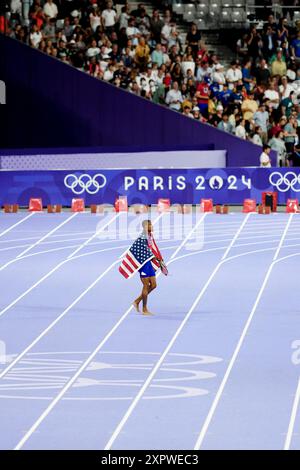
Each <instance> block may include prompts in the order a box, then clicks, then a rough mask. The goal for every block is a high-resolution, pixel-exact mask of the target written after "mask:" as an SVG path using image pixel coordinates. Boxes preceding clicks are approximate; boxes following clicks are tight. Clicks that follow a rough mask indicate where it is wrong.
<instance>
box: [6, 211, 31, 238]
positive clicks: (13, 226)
mask: <svg viewBox="0 0 300 470" xmlns="http://www.w3.org/2000/svg"><path fill="white" fill-rule="evenodd" d="M33 215H34V212H31V213H30V214H28V215H27V216H26V217H24V218H23V219H21V220H19V222H16V223H15V224H13V225H11V226H10V227H8V228H7V229H6V230H4V231H3V232H1V233H0V237H3V236H4V235H5V234H6V233H8V232H10V231H11V230H13V229H14V228H15V227H17V226H18V225H20V224H22V223H23V222H25V220H27V219H29V218H30V217H32V216H33Z"/></svg>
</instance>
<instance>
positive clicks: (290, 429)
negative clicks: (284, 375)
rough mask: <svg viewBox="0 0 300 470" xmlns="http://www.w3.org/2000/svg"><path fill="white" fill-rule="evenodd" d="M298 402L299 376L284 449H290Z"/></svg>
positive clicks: (299, 400)
mask: <svg viewBox="0 0 300 470" xmlns="http://www.w3.org/2000/svg"><path fill="white" fill-rule="evenodd" d="M299 403H300V378H299V380H298V386H297V390H296V394H295V398H294V403H293V408H292V413H291V418H290V422H289V427H288V431H287V435H286V439H285V443H284V450H290V447H291V443H292V438H293V433H294V427H295V422H296V417H297V411H298V407H299Z"/></svg>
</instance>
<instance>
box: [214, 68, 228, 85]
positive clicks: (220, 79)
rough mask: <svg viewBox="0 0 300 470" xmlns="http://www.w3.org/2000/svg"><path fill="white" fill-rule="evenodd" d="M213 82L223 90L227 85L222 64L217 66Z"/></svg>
mask: <svg viewBox="0 0 300 470" xmlns="http://www.w3.org/2000/svg"><path fill="white" fill-rule="evenodd" d="M212 80H213V82H215V83H218V85H220V87H221V88H223V85H225V83H226V79H225V75H224V67H223V65H222V64H217V65H216V67H215V71H214V72H213V74H212Z"/></svg>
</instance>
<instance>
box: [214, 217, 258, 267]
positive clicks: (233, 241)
mask: <svg viewBox="0 0 300 470" xmlns="http://www.w3.org/2000/svg"><path fill="white" fill-rule="evenodd" d="M250 214H251V212H249V214H247V215H246V217H245V219H244V220H243V223H242V225H241V226H240V228H239V229H238V231H237V232H236V234H235V236H234V237H233V239H232V240H231V242H230V244H229V245H228V248H227V250H226V251H225V253H224V255H223V256H222V258H221V260H222V261H223V260H224V259H225V258H227V255H228V253H229V251H230V250H231V248H232V247H233V245H234V244H235V242H236V240H237V238H238V237H239V235H240V233H241V231H242V230H243V228H244V227H245V225H246V223H247V222H248V219H249V216H250Z"/></svg>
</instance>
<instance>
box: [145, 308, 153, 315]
mask: <svg viewBox="0 0 300 470" xmlns="http://www.w3.org/2000/svg"><path fill="white" fill-rule="evenodd" d="M143 315H153V313H151V312H149V310H148V309H147V308H143Z"/></svg>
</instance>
